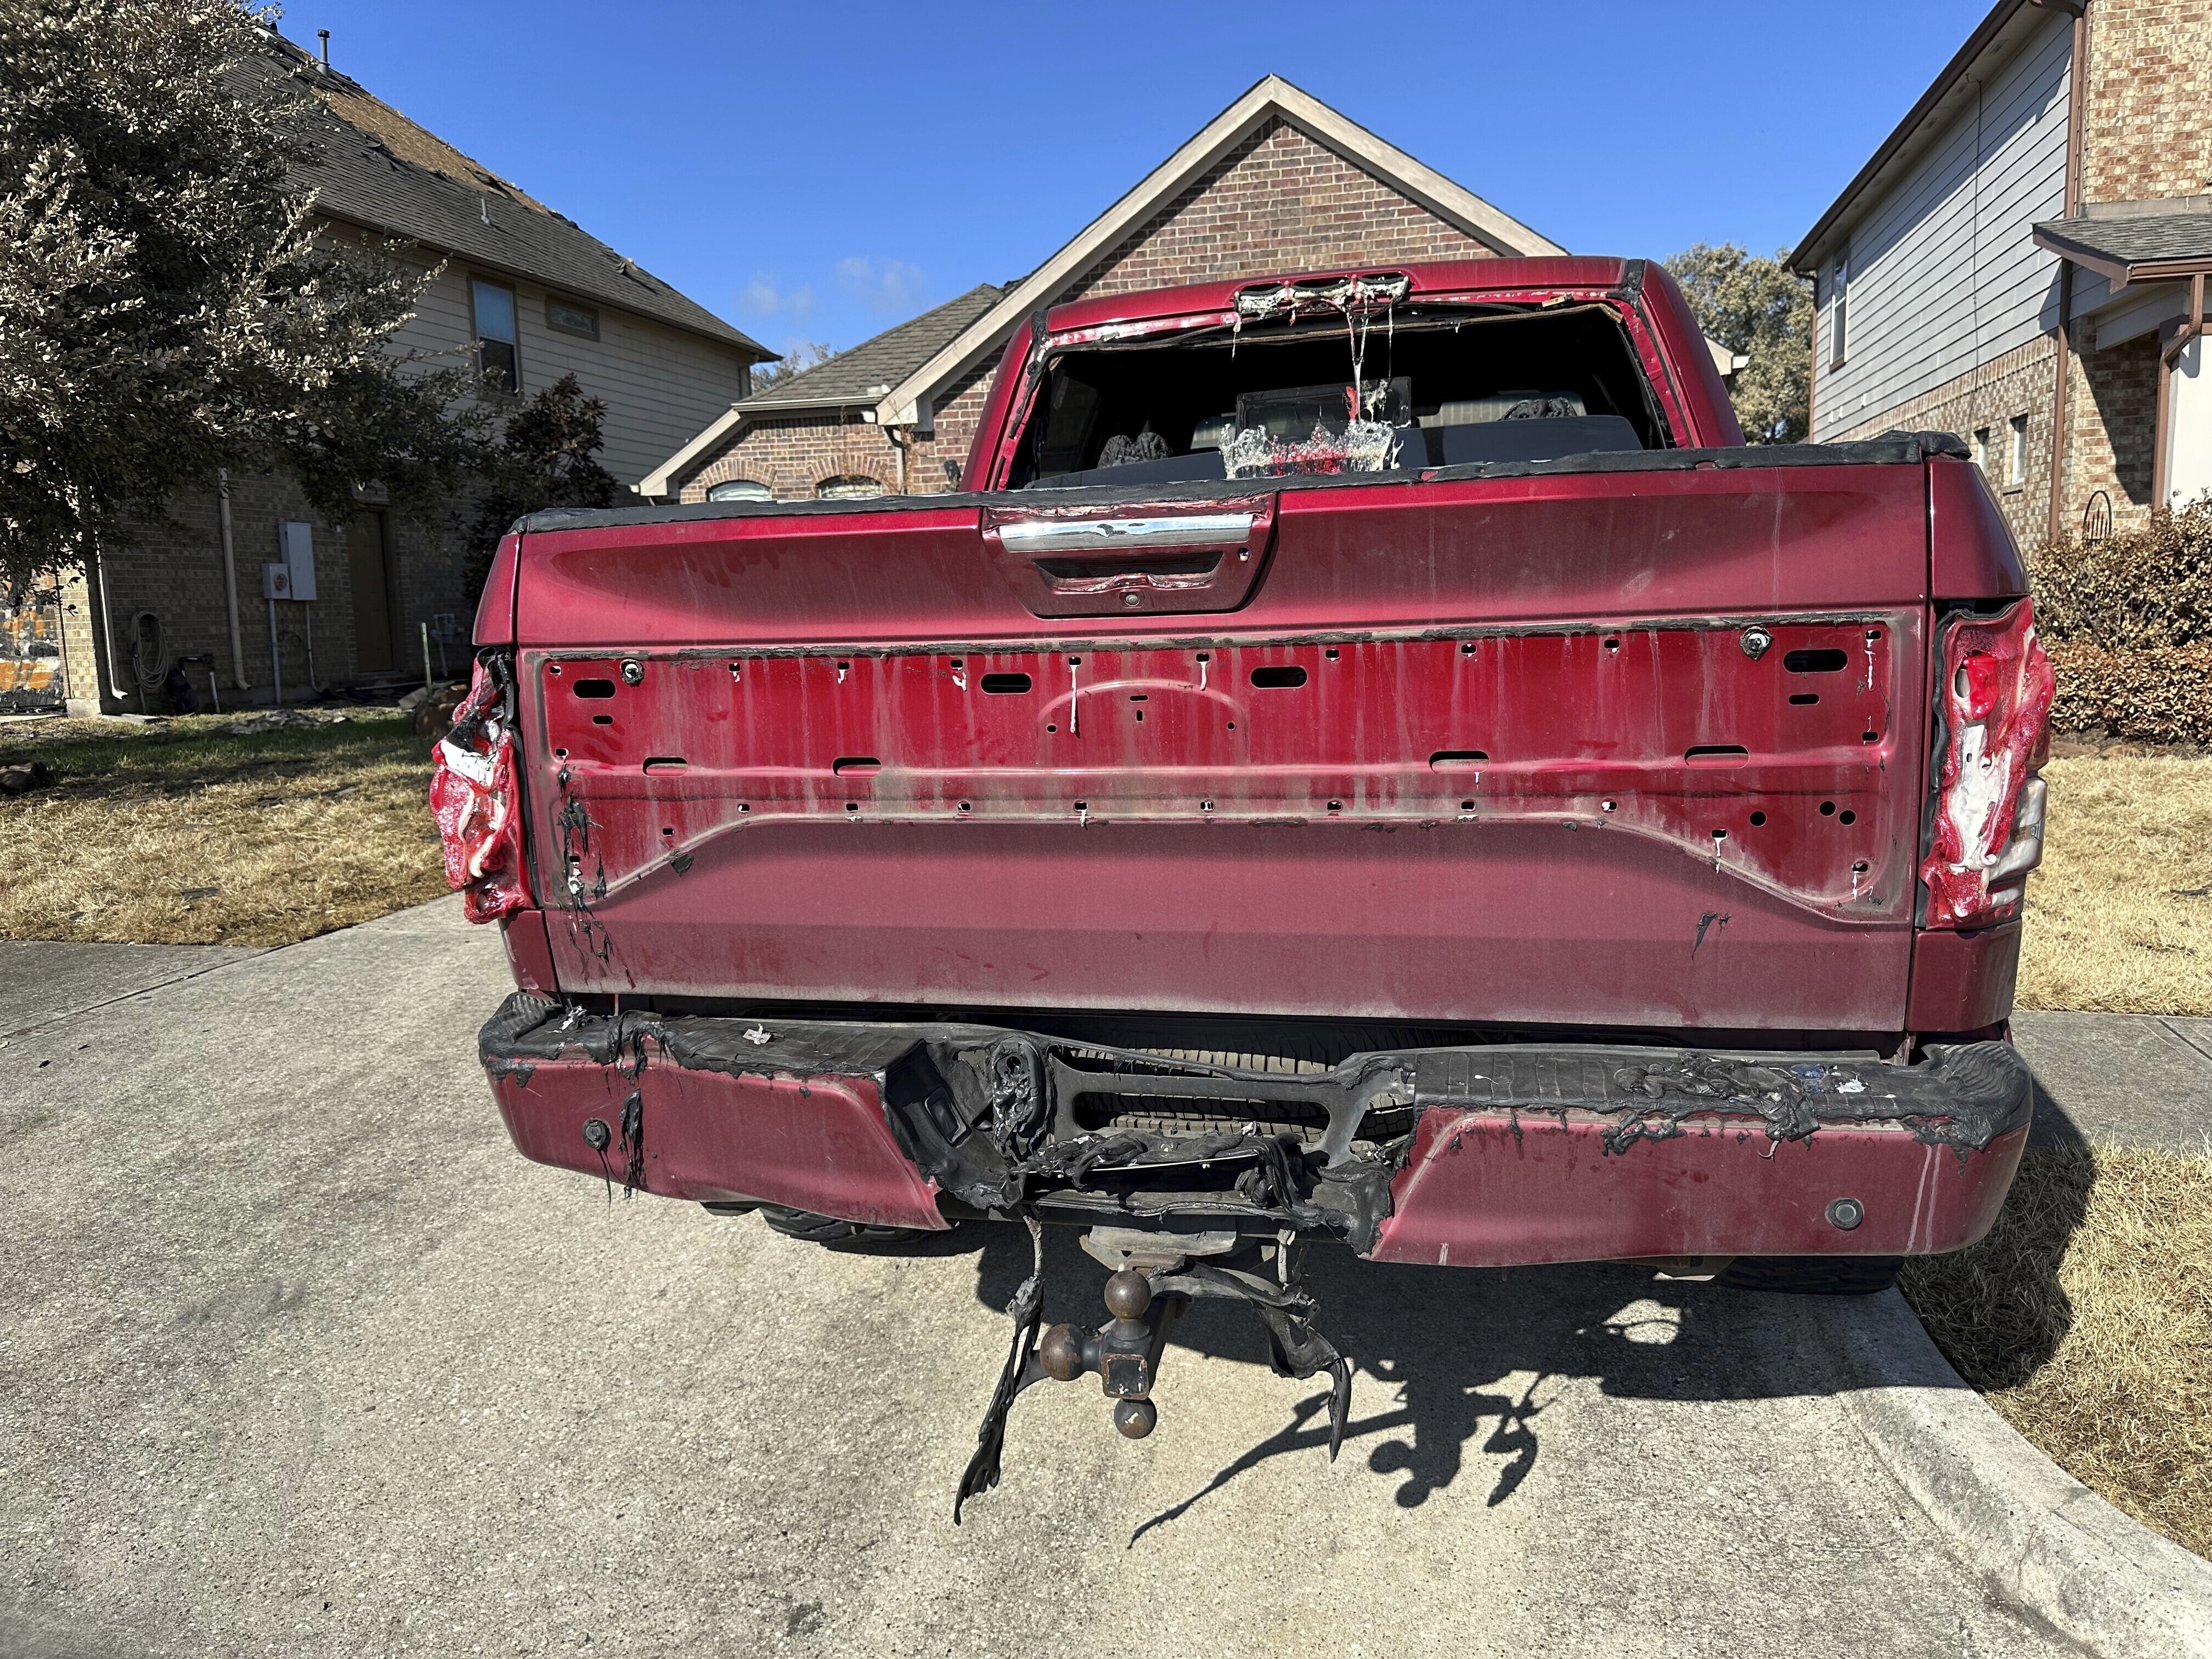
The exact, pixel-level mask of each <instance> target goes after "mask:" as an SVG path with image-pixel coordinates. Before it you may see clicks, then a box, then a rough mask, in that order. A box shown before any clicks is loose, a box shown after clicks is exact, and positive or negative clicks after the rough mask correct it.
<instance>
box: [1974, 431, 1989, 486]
mask: <svg viewBox="0 0 2212 1659" xmlns="http://www.w3.org/2000/svg"><path fill="white" fill-rule="evenodd" d="M1974 465H1976V466H1978V467H1979V468H1981V469H1982V476H1983V477H1985V478H1986V477H1989V475H1990V429H1989V428H1987V427H1985V426H1979V427H1976V428H1974Z"/></svg>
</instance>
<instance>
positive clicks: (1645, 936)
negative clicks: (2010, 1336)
mask: <svg viewBox="0 0 2212 1659" xmlns="http://www.w3.org/2000/svg"><path fill="white" fill-rule="evenodd" d="M592 811H593V812H594V814H595V815H599V814H602V813H604V812H605V811H606V808H605V805H604V804H603V803H602V804H596V805H594V806H593V808H592ZM590 916H591V919H592V924H593V926H592V932H591V933H588V934H587V933H586V932H585V930H584V929H583V928H582V927H580V926H578V925H577V924H576V923H575V922H574V921H572V920H569V919H565V918H564V917H563V916H562V915H560V914H558V913H552V914H550V915H549V916H548V925H549V927H550V932H551V934H552V939H553V949H554V956H555V959H556V963H558V965H559V972H560V976H561V982H562V985H563V987H566V988H568V990H570V991H572V992H581V991H603V992H617V993H623V992H631V991H635V992H640V993H654V994H659V993H669V994H697V995H702V996H714V997H723V998H744V999H766V998H778V997H790V998H821V999H824V1000H835V1001H841V1002H855V1003H867V1002H919V1003H924V1004H935V1005H939V1006H952V1005H957V1004H963V1003H975V1004H984V1005H990V1006H1000V1007H1040V1008H1149V1009H1172V1008H1181V1009H1191V1010H1198V1011H1214V1012H1250V1013H1279V1014H1297V1015H1309V1016H1312V1017H1316V1018H1332V1017H1348V1016H1355V1015H1358V1016H1370V1015H1371V1016H1375V1017H1388V1018H1420V1019H1467V1020H1482V1019H1499V1020H1516V1021H1518V1020H1526V1021H1531V1022H1557V1023H1576V1024H1583V1023H1612V1024H1622V1025H1632V1026H1633V1025H1651V1026H1667V1027H1680V1026H1695V1025H1705V1026H1710V1027H1716V1028H1729V1027H1735V1028H1744V1029H1759V1030H1785V1029H1806V1030H1868V1031H1872V1030H1898V1029H1900V1022H1901V1020H1902V1018H1903V1015H1904V1012H1905V967H1906V953H1907V951H1908V949H1909V945H1908V941H1909V939H1910V933H1909V931H1908V930H1907V929H1906V928H1905V927H1904V926H1903V925H1902V924H1901V923H1900V924H1892V925H1886V926H1881V927H1870V926H1867V925H1864V924H1851V923H1846V922H1842V921H1834V920H1832V919H1828V918H1825V917H1821V916H1819V915H1814V914H1811V913H1809V912H1808V911H1806V910H1804V909H1802V908H1799V907H1797V906H1795V905H1791V904H1789V903H1786V902H1784V901H1783V900H1781V899H1778V898H1776V897H1774V896H1771V895H1768V894H1765V893H1762V892H1761V891H1759V890H1757V889H1754V888H1752V887H1749V886H1747V885H1746V884H1744V883H1742V882H1741V880H1739V879H1737V878H1735V877H1733V876H1731V875H1729V874H1728V873H1726V872H1715V871H1714V869H1713V868H1712V866H1711V862H1710V861H1709V860H1705V861H1700V860H1695V859H1692V858H1688V857H1686V856H1685V855H1684V854H1680V853H1679V852H1677V851H1675V850H1674V849H1673V848H1669V847H1667V846H1664V845H1662V844H1661V843H1658V842H1652V841H1649V840H1645V839H1644V838H1641V837H1638V836H1625V835H1619V834H1615V833H1613V832H1611V831H1607V830H1601V829H1579V830H1578V829H1568V828H1566V827H1565V826H1564V825H1561V824H1557V823H1521V824H1516V823H1470V824H1462V823H1456V822H1449V823H1437V824H1434V825H1426V826H1424V825H1413V824H1408V825H1402V826H1384V827H1371V828H1364V829H1363V828H1361V827H1358V826H1356V825H1352V824H1346V823H1309V824H1305V825H1302V826H1300V825H1267V824H1252V823H1212V824H1209V823H1194V824H1181V825H1172V824H1158V825H1126V824H1117V823H1110V822H1109V823H1104V824H1100V823H1092V824H1091V826H1090V827H1089V828H1087V829H1085V828H1084V827H1082V826H1081V825H1079V823H1075V822H1073V821H1069V822H1066V823H1057V824H993V823H933V824H923V823H876V824H870V823H860V824H858V825H847V824H842V823H822V822H818V821H817V822H813V823H805V822H799V823H793V822H789V821H786V822H784V823H778V824H771V825H767V826H763V827H762V828H760V829H751V828H748V829H744V830H742V831H740V832H738V833H735V834H731V835H726V836H720V837H717V838H715V839H714V840H713V841H711V842H708V843H707V844H705V845H703V846H702V847H701V848H700V849H699V851H698V853H697V854H696V861H695V862H694V863H693V865H692V866H691V867H690V869H689V870H688V871H686V872H683V873H680V874H679V873H678V872H676V871H675V870H674V869H673V868H671V867H670V866H667V865H665V864H663V865H661V866H656V867H655V868H653V870H652V871H651V872H649V873H648V874H647V875H645V876H644V877H642V878H640V879H639V880H638V881H636V882H635V884H632V885H630V886H629V887H628V888H626V889H624V890H623V891H622V892H621V893H620V894H619V895H618V896H616V895H611V896H610V898H609V899H608V900H606V901H603V902H599V903H598V904H596V905H594V906H593V907H592V910H591V912H590ZM1701 935H1702V937H1701ZM601 950H604V951H605V956H604V957H603V956H602V955H601V954H599V952H600V951H601Z"/></svg>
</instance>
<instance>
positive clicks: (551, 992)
mask: <svg viewBox="0 0 2212 1659" xmlns="http://www.w3.org/2000/svg"><path fill="white" fill-rule="evenodd" d="M499 932H500V942H501V944H502V945H505V946H506V947H507V967H508V968H509V969H512V970H513V974H514V983H515V986H516V987H517V988H518V989H520V990H525V991H535V992H536V993H537V994H538V995H539V996H546V997H550V996H558V995H560V994H561V983H560V980H559V978H558V977H557V976H556V975H555V973H554V971H553V951H552V947H551V945H549V944H548V943H547V941H546V936H545V913H544V911H543V910H517V911H514V912H513V914H511V915H507V916H506V917H504V918H502V919H501V922H500V924H499Z"/></svg>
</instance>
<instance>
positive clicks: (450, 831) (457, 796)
mask: <svg viewBox="0 0 2212 1659" xmlns="http://www.w3.org/2000/svg"><path fill="white" fill-rule="evenodd" d="M506 705H507V696H506V688H505V687H504V686H503V685H501V684H500V682H499V680H498V679H497V678H496V677H495V676H494V675H493V674H491V673H490V672H489V671H487V669H486V667H485V665H484V664H483V661H482V660H481V659H479V660H478V662H477V665H476V676H475V679H474V681H473V683H472V684H471V685H470V687H469V696H468V700H467V701H466V702H464V703H462V705H461V706H460V707H459V708H458V709H456V710H455V711H454V713H453V730H452V731H451V732H447V735H446V738H445V740H444V741H443V742H441V743H440V744H439V745H438V757H437V763H436V766H435V770H433V771H432V773H431V775H430V811H432V813H433V814H435V817H437V820H438V839H439V841H440V842H441V843H442V844H443V846H444V848H445V854H446V882H447V885H448V886H451V887H454V888H458V889H459V890H460V893H461V904H462V908H464V909H465V911H466V912H467V913H468V918H469V920H470V921H497V920H498V919H499V918H500V917H501V916H503V915H507V914H508V912H510V911H513V910H520V909H521V908H523V907H524V906H525V905H526V904H528V903H529V902H530V896H529V894H528V893H527V892H526V890H525V889H524V887H523V884H522V817H521V806H520V790H519V789H518V787H517V785H516V781H515V775H514V730H513V726H512V725H511V724H510V722H509V721H508V720H507V713H506Z"/></svg>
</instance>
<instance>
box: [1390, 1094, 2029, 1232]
mask: <svg viewBox="0 0 2212 1659" xmlns="http://www.w3.org/2000/svg"><path fill="white" fill-rule="evenodd" d="M1606 1127H1608V1125H1607V1122H1606V1121H1605V1120H1602V1119H1600V1118H1597V1117H1595V1116H1570V1118H1569V1119H1568V1121H1567V1122H1566V1123H1565V1125H1564V1126H1563V1125H1562V1124H1561V1123H1560V1122H1559V1120H1558V1119H1557V1118H1540V1117H1536V1116H1534V1115H1527V1114H1523V1115H1522V1116H1521V1117H1520V1119H1519V1121H1518V1122H1517V1124H1516V1123H1515V1122H1514V1121H1511V1120H1510V1119H1509V1118H1507V1117H1506V1116H1505V1115H1504V1114H1502V1113H1494V1112H1452V1111H1448V1110H1434V1111H1430V1112H1427V1113H1425V1114H1424V1115H1423V1116H1422V1118H1421V1121H1420V1127H1419V1129H1418V1131H1417V1132H1416V1134H1415V1139H1414V1146H1413V1155H1412V1157H1411V1158H1409V1160H1408V1161H1407V1165H1406V1168H1405V1169H1404V1170H1402V1171H1401V1173H1400V1174H1399V1176H1398V1178H1397V1180H1396V1182H1395V1183H1394V1184H1393V1186H1392V1188H1391V1193H1392V1198H1393V1201H1394V1205H1395V1213H1394V1214H1393V1215H1392V1216H1391V1217H1390V1218H1389V1219H1388V1220H1386V1221H1385V1222H1384V1223H1383V1230H1382V1234H1381V1237H1379V1238H1378V1239H1377V1241H1376V1246H1375V1249H1374V1250H1373V1251H1372V1252H1371V1253H1370V1254H1371V1256H1372V1259H1374V1260H1376V1261H1421V1262H1431V1263H1435V1262H1442V1263H1445V1264H1448V1265H1450V1266H1455V1267H1457V1266H1465V1267H1506V1266H1517V1265H1520V1264H1522V1263H1530V1262H1545V1261H1606V1260H1611V1259H1615V1258H1619V1257H1623V1256H1650V1255H1928V1254H1932V1253H1935V1252H1937V1251H1942V1250H1955V1249H1960V1248H1962V1247H1964V1246H1966V1245H1968V1244H1971V1243H1974V1242H1975V1241H1976V1240H1977V1239H1978V1238H1980V1237H1982V1236H1983V1235H1984V1233H1986V1232H1987V1231H1989V1229H1990V1225H1991V1223H1993V1222H1994V1221H1995V1220H1996V1213H1997V1209H1998V1206H2000V1205H2002V1203H2003V1201H2004V1194H2005V1189H2006V1188H2008V1186H2009V1185H2010V1184H2011V1182H2012V1176H2013V1171H2014V1170H2015V1169H2016V1168H2018V1167H2019V1164H2020V1155H2021V1148H2022V1147H2023V1146H2025V1145H2026V1144H2027V1130H2026V1129H2025V1128H2021V1129H2015V1130H2014V1131H2012V1132H2011V1133H2008V1134H2004V1135H2001V1136H1999V1137H1998V1138H1997V1139H1996V1140H1994V1141H1993V1142H1991V1143H1990V1146H1989V1147H1988V1148H1987V1149H1986V1150H1984V1151H1983V1152H1968V1153H1966V1154H1965V1155H1964V1156H1963V1157H1962V1156H1961V1155H1960V1153H1958V1152H1954V1150H1953V1149H1952V1148H1950V1147H1948V1146H1923V1145H1922V1144H1921V1143H1920V1142H1918V1141H1917V1140H1915V1139H1913V1137H1912V1133H1911V1131H1910V1130H1908V1129H1905V1128H1902V1127H1899V1128H1850V1129H1841V1128H1824V1129H1822V1130H1820V1132H1819V1133H1817V1134H1815V1135H1814V1137H1813V1138H1812V1139H1811V1140H1810V1141H1781V1142H1775V1141H1771V1140H1769V1139H1767V1138H1766V1135H1765V1131H1764V1129H1763V1127H1762V1126H1760V1125H1759V1124H1757V1123H1744V1122H1741V1121H1728V1120H1722V1119H1711V1120H1705V1121H1699V1120H1696V1119H1692V1120H1690V1121H1689V1122H1688V1123H1687V1124H1686V1127H1687V1129H1688V1131H1689V1132H1688V1133H1686V1134H1684V1135H1683V1136H1681V1137H1680V1138H1679V1139H1673V1140H1664V1141H1657V1142H1643V1143H1639V1144H1638V1145H1635V1146H1631V1147H1629V1148H1628V1149H1627V1151H1626V1152H1621V1153H1618V1154H1612V1153H1607V1152H1606V1151H1605V1150H1604V1148H1603V1146H1602V1144H1601V1140H1600V1138H1599V1137H1600V1134H1601V1131H1603V1130H1604V1129H1605V1128H1606ZM1838 1198H1854V1199H1857V1200H1858V1201H1859V1202H1860V1203H1861V1204H1862V1205H1863V1206H1865V1212H1866V1218H1865V1220H1864V1221H1863V1223H1862V1224H1861V1225H1859V1226H1858V1227H1857V1229H1855V1230H1854V1231H1850V1232H1844V1231H1840V1230H1839V1229H1838V1228H1837V1227H1836V1226H1835V1225H1832V1223H1831V1222H1830V1221H1829V1220H1828V1218H1827V1207H1828V1206H1829V1204H1830V1203H1831V1202H1832V1201H1833V1200H1836V1199H1838Z"/></svg>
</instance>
